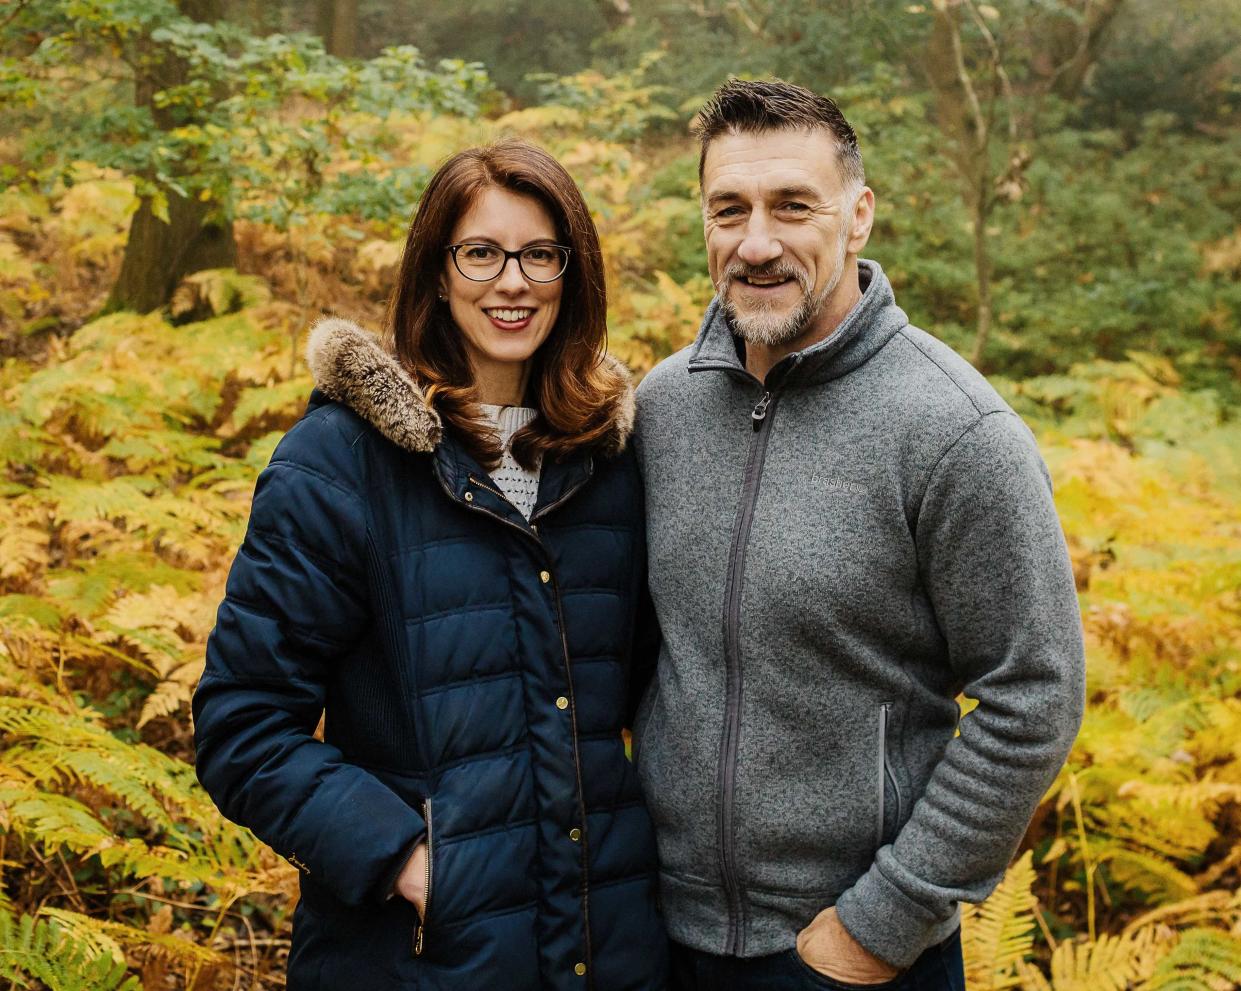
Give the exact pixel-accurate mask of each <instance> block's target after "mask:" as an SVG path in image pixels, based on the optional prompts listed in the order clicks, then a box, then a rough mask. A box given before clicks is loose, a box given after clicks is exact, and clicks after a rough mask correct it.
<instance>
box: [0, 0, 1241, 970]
mask: <svg viewBox="0 0 1241 991" xmlns="http://www.w3.org/2000/svg"><path fill="white" fill-rule="evenodd" d="M1239 43H1241V3H1238V2H1237V0H1192V2H1183V3H1176V4H1170V3H1165V2H1163V0H995V2H994V3H991V4H982V3H976V2H974V0H934V2H929V3H925V4H909V3H896V2H888V0H875V2H854V0H841V2H836V3H818V4H785V3H780V2H778V0H694V2H681V3H673V2H661V0H596V2H587V0H542V2H528V0H521V2H519V0H504V2H491V3H483V2H480V0H455V2H454V3H452V4H443V3H433V2H430V0H407V2H403V3H397V2H395V0H317V2H316V0H280V2H259V0H180V2H178V3H174V2H172V0H109V2H104V0H7V2H4V3H0V177H2V178H3V192H2V193H0V394H2V395H3V400H4V401H3V406H2V407H0V466H2V469H0V499H2V500H3V509H2V510H0V517H2V521H0V986H3V987H10V988H12V987H32V988H38V987H47V988H52V989H55V991H69V989H111V988H130V989H133V988H139V987H143V988H146V989H148V991H151V989H157V988H195V989H216V988H219V989H225V988H247V989H249V988H254V989H257V988H264V989H266V988H276V987H279V986H281V985H282V984H283V976H282V972H283V961H284V956H285V955H286V954H287V949H288V940H289V931H290V916H291V908H292V904H293V901H294V899H295V897H296V872H295V871H294V870H293V869H292V868H291V867H289V866H288V865H287V864H285V863H284V862H283V861H282V860H281V859H280V858H278V857H277V856H275V855H274V854H273V853H272V852H271V851H269V850H267V849H266V848H265V847H264V846H262V845H261V844H260V843H258V842H257V841H256V840H255V839H254V838H253V837H252V836H251V835H250V834H249V833H247V832H246V831H244V830H241V829H239V828H237V827H235V826H233V825H232V824H230V823H228V822H226V821H224V820H223V819H221V817H220V816H219V815H218V813H216V811H215V810H214V808H213V807H212V805H211V803H210V801H209V800H208V799H207V798H206V796H205V795H204V793H203V792H202V791H201V789H199V787H198V786H197V784H196V782H195V780H194V775H193V770H192V766H191V762H192V747H191V727H190V720H189V712H188V705H187V700H188V698H189V696H190V693H191V691H192V689H193V686H194V684H195V681H196V679H197V677H198V675H199V673H200V671H201V668H202V657H203V645H204V641H205V638H206V635H207V633H208V632H209V630H210V628H211V625H212V623H213V618H214V611H215V607H216V605H217V603H218V601H219V600H220V598H221V595H222V588H223V582H224V576H225V573H226V570H227V567H228V565H229V563H230V561H231V559H232V556H233V554H234V552H235V550H236V547H237V545H238V544H239V542H240V540H241V537H242V533H243V530H244V526H245V521H246V517H247V513H248V507H249V500H250V495H251V491H252V488H253V483H254V480H255V477H256V475H257V473H258V471H259V470H260V469H261V468H262V466H263V465H264V464H265V463H266V461H267V459H268V458H269V456H270V454H271V451H272V448H273V447H274V445H275V443H276V441H277V440H278V438H279V437H280V435H281V433H282V431H284V430H286V429H287V428H288V427H289V426H290V424H291V423H292V422H294V420H295V419H296V418H297V417H298V415H299V413H300V412H301V409H302V408H303V405H304V402H305V399H306V397H307V395H308V393H309V390H310V380H309V378H308V375H307V373H306V370H305V367H304V364H303V362H302V360H301V358H300V347H301V342H302V340H303V337H304V333H305V331H306V329H307V327H308V325H309V324H310V322H311V321H312V320H313V319H314V318H315V317H316V316H317V315H318V314H319V313H320V312H322V311H331V312H335V313H340V314H343V315H347V316H350V317H353V318H356V319H358V320H361V321H363V322H364V323H367V324H369V325H371V326H374V327H378V325H379V323H380V319H381V314H382V310H383V303H384V300H385V298H386V295H387V293H388V292H389V291H390V289H391V287H392V279H393V276H394V270H395V266H396V263H397V261H398V258H399V252H400V247H401V242H402V234H403V230H404V228H405V227H406V225H407V224H408V220H409V216H410V214H411V211H412V209H413V207H414V204H415V203H416V201H417V198H418V195H419V193H420V191H421V189H422V188H423V186H424V184H425V182H426V180H427V178H428V176H429V175H430V173H431V171H432V170H433V169H434V168H435V166H436V165H437V163H439V162H440V161H442V160H443V159H444V158H445V157H446V156H447V155H448V154H450V153H451V152H453V151H455V150H457V149H459V148H461V147H464V146H467V145H470V144H474V143H477V142H482V141H486V140H489V139H491V138H493V137H496V136H498V135H501V134H520V135H524V136H526V137H529V138H531V139H532V140H535V141H538V142H540V143H542V144H543V145H545V146H546V147H548V148H549V149H551V150H552V151H553V152H554V153H555V154H556V155H557V156H559V158H560V159H561V161H563V162H564V163H565V164H566V165H567V167H568V168H569V169H570V171H571V172H572V173H573V174H574V176H575V177H576V178H577V179H578V181H579V182H580V184H581V185H582V187H583V188H584V189H585V191H586V193H587V196H588V199H589V201H590V203H591V206H592V209H593V211H594V213H595V217H596V219H597V222H598V224H599V227H600V230H601V232H602V235H603V240H604V248H605V252H606V256H607V262H608V268H609V272H608V274H609V285H610V289H611V314H610V333H611V347H612V349H613V350H614V351H615V352H616V353H618V354H620V355H621V356H622V357H624V358H625V359H626V360H627V361H628V362H629V363H630V365H631V366H632V367H633V368H634V370H635V371H636V372H638V373H642V372H643V371H645V370H646V369H648V368H649V367H650V366H651V365H652V364H653V363H654V362H655V361H657V360H658V359H660V358H662V357H663V356H665V355H667V354H669V353H671V352H672V351H674V350H676V349H678V348H680V347H682V346H684V345H685V344H686V343H687V342H688V341H689V340H691V338H692V336H693V334H694V332H695V330H696V327H697V322H698V318H699V315H700V313H701V311H702V308H703V307H704V305H705V303H706V302H707V300H708V298H709V296H710V291H711V290H710V286H709V283H708V281H707V279H706V276H705V272H706V264H705V258H704V253H703V246H702V236H701V221H700V216H699V211H698V205H697V199H696V196H697V190H696V157H695V152H694V150H693V147H692V144H691V142H690V140H689V138H688V136H687V124H688V122H689V120H690V119H691V117H692V115H693V113H694V111H695V109H696V108H697V107H698V106H700V105H701V103H702V101H703V99H704V97H705V96H706V95H707V94H708V93H709V92H710V91H711V90H712V89H713V88H714V87H715V86H716V85H717V84H718V83H719V82H721V81H722V80H723V79H725V78H726V77H727V76H728V75H729V74H737V75H747V76H765V75H768V74H776V75H779V76H782V77H784V78H787V79H790V80H793V81H796V82H800V83H803V84H806V85H809V86H811V87H813V88H815V89H817V90H819V91H821V92H826V93H829V94H831V95H833V96H834V97H835V98H836V99H837V100H838V101H839V102H840V103H841V105H842V107H843V108H844V109H845V111H846V113H847V114H848V116H849V117H850V119H851V120H852V121H853V122H854V123H855V125H856V126H857V128H858V131H859V132H860V136H861V141H862V147H863V151H864V154H865V158H866V164H867V170H868V174H869V177H870V183H871V185H872V186H873V188H874V189H875V191H876V196H877V199H878V204H879V206H878V220H877V223H876V227H875V232H874V235H873V237H872V239H871V246H870V248H869V249H868V252H867V254H868V255H869V256H870V257H874V258H876V259H878V260H879V261H880V262H881V263H882V264H883V266H884V268H885V270H886V271H887V273H888V275H889V276H890V278H891V280H892V282H893V284H894V286H895V289H896V292H897V296H898V299H899V301H900V302H901V304H902V305H903V306H904V308H905V309H906V310H907V311H908V312H909V313H910V315H911V318H912V319H913V320H914V322H915V323H917V324H918V325H920V326H922V327H925V328H927V329H929V330H930V331H932V332H933V333H935V334H937V335H939V336H941V337H942V338H943V339H944V340H945V341H947V342H948V343H949V344H950V345H952V346H953V347H955V348H957V349H958V350H960V351H961V352H962V353H963V354H965V355H967V356H969V357H971V358H972V360H973V361H974V362H975V363H976V364H978V365H979V366H980V367H981V368H983V369H984V370H985V371H986V372H987V373H988V374H989V375H990V376H991V378H992V381H993V382H995V384H996V385H997V387H998V388H999V389H1000V390H1001V392H1002V393H1003V394H1004V395H1005V396H1006V398H1007V399H1008V400H1009V401H1010V402H1011V403H1012V404H1013V406H1014V407H1015V408H1016V409H1017V410H1018V411H1019V412H1020V413H1021V414H1022V415H1023V416H1025V417H1026V418H1027V420H1028V422H1030V423H1031V424H1032V426H1034V428H1035V429H1036V432H1037V433H1038V436H1039V439H1040V443H1041V445H1042V449H1043V452H1044V455H1045V457H1046V458H1047V461H1048V463H1049V465H1050V467H1051V470H1052V473H1053V475H1054V478H1055V482H1056V492H1057V504H1058V506H1059V509H1060V513H1061V517H1062V520H1063V523H1064V527H1065V530H1066V532H1067V535H1068V539H1069V543H1070V547H1071V550H1072V554H1073V562H1074V569H1075V573H1076V577H1077V584H1078V589H1079V592H1080V598H1081V607H1082V617H1083V622H1084V624H1085V629H1086V631H1087V637H1088V652H1089V702H1088V712H1087V715H1086V720H1085V725H1084V727H1083V729H1082V732H1081V736H1080V739H1079V740H1078V742H1077V745H1076V746H1075V748H1074V750H1073V753H1072V756H1071V758H1070V760H1069V762H1068V765H1067V766H1066V767H1065V769H1064V770H1063V772H1062V773H1061V774H1060V776H1059V777H1058V779H1057V780H1056V782H1055V784H1054V786H1053V787H1052V789H1051V790H1050V791H1049V792H1048V794H1047V796H1046V799H1045V801H1044V802H1043V803H1042V805H1041V807H1040V809H1039V811H1038V813H1037V815H1036V817H1035V820H1034V822H1033V824H1032V825H1031V828H1030V830H1029V833H1028V835H1027V836H1026V839H1025V841H1024V843H1023V845H1022V852H1021V854H1020V855H1019V858H1018V859H1017V860H1016V861H1015V863H1014V866H1013V868H1012V869H1011V870H1010V872H1009V876H1008V878H1007V879H1006V881H1005V882H1004V884H1003V885H1002V887H1001V888H1000V889H999V890H998V891H997V893H996V894H995V895H994V896H993V897H992V898H991V899H990V900H989V901H988V903H987V904H986V905H985V906H983V907H982V908H981V909H980V910H971V911H970V913H969V914H968V917H967V919H966V946H967V958H968V965H969V973H970V987H971V989H976V991H988V989H998V988H1005V987H1021V988H1025V989H1031V991H1034V989H1049V988H1051V989H1055V991H1068V989H1086V988H1101V989H1121V988H1129V987H1132V988H1144V989H1155V988H1162V989H1178V991H1179V989H1199V988H1201V989H1215V991H1225V989H1229V988H1235V987H1238V986H1241V891H1239V889H1241V699H1239V697H1238V695H1239V693H1238V689H1239V688H1241V424H1239V422H1238V416H1237V414H1238V400H1239V399H1241V210H1239V207H1241V182H1239V181H1238V178H1239V177H1241V169H1239V168H1238V162H1241V55H1239V51H1241V49H1239ZM964 705H965V708H967V709H968V700H966V701H965V702H964ZM966 718H968V716H967V717H966Z"/></svg>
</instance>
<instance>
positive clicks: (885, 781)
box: [875, 702, 901, 849]
mask: <svg viewBox="0 0 1241 991" xmlns="http://www.w3.org/2000/svg"><path fill="white" fill-rule="evenodd" d="M891 715H892V703H891V702H880V703H879V726H878V734H877V735H878V748H877V750H878V756H877V760H876V775H875V776H876V795H877V800H878V801H877V805H878V808H877V812H876V815H875V848H876V849H878V848H879V847H881V846H883V845H884V843H886V842H890V841H891V840H892V839H894V838H895V835H896V830H897V827H898V826H899V825H900V821H901V790H900V786H899V785H898V784H897V782H896V772H895V771H893V769H892V756H891V747H890V746H889V743H888V727H889V725H890V723H891Z"/></svg>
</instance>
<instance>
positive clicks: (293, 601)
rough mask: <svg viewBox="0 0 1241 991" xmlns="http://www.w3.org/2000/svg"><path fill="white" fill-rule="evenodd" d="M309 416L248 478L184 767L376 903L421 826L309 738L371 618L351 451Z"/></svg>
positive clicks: (334, 888)
mask: <svg viewBox="0 0 1241 991" xmlns="http://www.w3.org/2000/svg"><path fill="white" fill-rule="evenodd" d="M334 415H335V414H334V413H333V412H332V411H331V409H330V408H329V409H328V410H323V409H320V410H317V411H315V412H314V413H311V414H309V415H308V416H307V417H306V418H304V419H303V420H302V421H300V422H299V423H298V424H297V425H296V426H295V427H294V428H293V429H292V430H291V431H290V432H289V434H288V435H287V436H286V437H285V438H284V440H283V441H282V442H281V443H280V445H279V447H277V449H276V452H275V455H274V456H273V458H272V461H271V463H270V464H269V465H268V467H267V468H266V469H265V470H264V471H263V473H262V474H261V475H260V477H259V481H258V485H257V487H256V489H255V494H254V503H253V506H252V509H251V514H250V522H249V526H248V529H247V532H246V536H245V541H244V542H243V543H242V545H241V549H240V550H239V552H238V554H237V557H236V559H235V560H234V562H233V566H232V570H231V571H230V572H229V576H228V584H227V588H226V595H225V599H224V601H223V603H222V604H221V605H220V609H219V613H218V615H217V619H216V626H215V629H214V630H213V631H212V633H211V636H210V638H209V639H208V642H207V662H206V670H205V671H204V673H203V677H202V680H201V682H200V683H199V686H198V690H197V691H196V692H195V694H194V702H193V713H194V743H195V747H196V751H197V756H196V769H197V772H198V778H199V780H200V781H201V782H202V784H203V787H205V788H206V789H207V791H208V793H209V794H210V795H211V797H212V799H213V800H214V801H215V803H216V805H217V806H218V807H219V808H220V811H221V812H223V813H224V815H225V816H227V817H228V818H229V819H231V820H233V821H234V822H236V823H239V824H240V825H243V826H246V827H248V828H250V829H251V830H253V831H254V833H255V834H256V835H257V836H258V837H259V838H260V839H262V840H263V841H264V842H266V843H268V844H269V845H270V846H271V847H272V848H273V849H274V850H276V852H277V853H279V854H280V855H281V856H283V857H285V858H286V859H287V860H289V861H290V862H291V863H293V864H294V865H295V866H297V867H298V868H299V869H301V870H302V871H303V872H305V873H307V874H309V875H312V876H313V877H314V878H315V879H316V880H317V881H318V882H319V883H320V884H322V885H324V886H325V887H326V888H327V889H328V890H329V891H331V892H332V893H333V894H335V895H336V896H337V897H338V898H340V899H341V900H342V901H344V902H345V903H347V904H351V905H357V904H361V903H364V902H368V901H369V902H379V901H382V900H383V898H384V897H385V896H386V895H387V894H388V892H389V891H390V889H391V885H392V880H393V878H394V877H395V876H396V874H397V873H398V872H399V870H400V868H401V866H402V865H403V864H404V861H405V859H406V858H407V857H408V856H409V851H410V850H411V849H412V848H413V846H414V844H415V843H416V842H417V841H418V839H420V838H421V837H422V835H423V833H424V831H425V827H424V824H423V821H422V817H421V816H420V815H419V814H418V812H417V811H416V810H414V809H413V808H411V807H410V806H409V805H408V804H407V803H406V802H405V801H404V800H403V799H401V798H400V797H399V796H398V795H397V794H396V793H395V792H393V791H392V790H391V789H390V788H388V787H387V786H386V785H384V784H383V783H382V782H380V781H379V780H378V779H377V778H376V777H374V776H373V775H372V774H370V773H369V772H367V771H365V770H363V769H362V768H360V767H357V766H355V765H352V764H350V763H348V762H347V761H346V760H345V759H344V756H343V755H342V753H341V751H340V750H339V749H338V748H336V747H334V746H331V745H329V744H327V743H324V742H321V741H319V740H316V739H315V738H314V735H313V734H314V730H315V727H316V725H317V724H318V722H319V717H320V715H321V714H322V712H323V707H324V700H325V696H326V692H327V686H328V685H329V683H330V682H331V678H332V674H333V670H334V667H335V665H337V664H339V663H340V661H341V658H342V657H344V656H346V655H347V654H348V652H349V650H350V648H351V646H352V645H353V644H355V643H356V642H357V641H358V640H359V639H360V638H361V635H362V633H363V631H364V629H365V625H366V624H367V623H370V622H373V621H374V617H373V616H372V604H371V603H370V602H369V601H368V599H367V592H366V589H367V581H366V560H367V540H368V531H367V521H366V520H367V518H366V508H365V503H364V501H363V499H362V498H361V496H360V494H359V493H360V492H361V491H363V488H362V486H363V480H362V478H361V477H360V470H359V467H358V461H357V458H356V455H355V453H354V445H353V444H351V443H350V441H349V438H348V437H347V435H346V434H345V433H344V432H343V431H342V430H341V429H340V427H339V426H338V425H337V424H335V423H334V422H333V419H334Z"/></svg>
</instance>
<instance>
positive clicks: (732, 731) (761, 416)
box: [716, 389, 778, 956]
mask: <svg viewBox="0 0 1241 991" xmlns="http://www.w3.org/2000/svg"><path fill="white" fill-rule="evenodd" d="M777 399H778V394H777V393H775V392H773V391H772V390H770V389H764V391H763V395H762V396H761V397H760V398H759V400H758V402H757V403H756V404H755V405H754V409H753V411H752V413H751V414H750V417H751V422H752V423H753V425H754V432H753V436H752V437H751V438H750V449H749V452H748V453H747V455H746V463H745V474H744V475H743V477H742V483H741V500H740V502H739V503H738V506H737V516H736V519H735V520H734V521H733V533H732V545H731V547H730V549H729V554H728V577H727V581H726V583H725V590H726V591H725V595H724V670H725V707H724V732H723V735H722V736H721V739H720V760H719V765H718V771H717V777H716V790H717V791H718V793H719V795H720V815H719V820H718V821H719V835H718V837H717V839H718V845H719V856H720V874H721V876H722V878H723V880H724V891H725V894H726V895H727V898H728V933H727V937H726V939H725V943H724V953H725V954H727V955H730V956H741V955H742V953H743V952H744V949H745V926H744V925H743V924H742V915H743V911H744V906H743V905H742V901H741V885H740V882H739V881H738V880H737V868H736V862H735V852H734V850H733V831H734V818H735V813H736V809H735V798H736V796H735V794H734V792H735V790H736V784H737V749H738V743H739V740H740V733H741V585H742V577H743V574H744V571H745V553H746V547H747V545H748V543H749V539H750V529H751V527H752V525H753V523H754V509H755V504H756V503H757V502H758V490H759V483H760V482H761V481H762V477H763V460H764V458H765V457H766V454H767V438H768V437H770V436H771V421H772V417H773V416H774V414H775V409H776V401H777Z"/></svg>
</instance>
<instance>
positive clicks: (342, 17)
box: [317, 0, 358, 58]
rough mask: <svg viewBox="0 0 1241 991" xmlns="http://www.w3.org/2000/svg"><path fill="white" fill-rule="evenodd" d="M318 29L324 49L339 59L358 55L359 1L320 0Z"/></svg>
mask: <svg viewBox="0 0 1241 991" xmlns="http://www.w3.org/2000/svg"><path fill="white" fill-rule="evenodd" d="M317 22H318V28H319V34H320V35H321V36H322V38H323V47H324V48H326V49H327V52H328V54H329V55H335V56H336V57H337V58H353V57H354V56H356V55H357V53H358V0H319V5H318V18H317Z"/></svg>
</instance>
